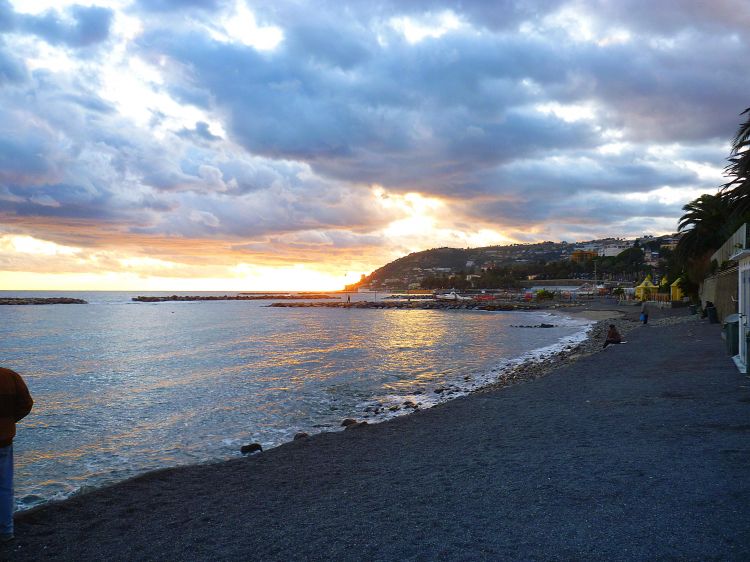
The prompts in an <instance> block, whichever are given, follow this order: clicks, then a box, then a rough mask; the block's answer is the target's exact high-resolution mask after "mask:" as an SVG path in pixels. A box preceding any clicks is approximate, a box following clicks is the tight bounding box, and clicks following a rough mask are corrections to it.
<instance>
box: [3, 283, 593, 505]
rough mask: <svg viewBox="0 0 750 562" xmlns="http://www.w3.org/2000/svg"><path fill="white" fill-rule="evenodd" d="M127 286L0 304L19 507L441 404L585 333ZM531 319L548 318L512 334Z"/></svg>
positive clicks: (519, 315)
mask: <svg viewBox="0 0 750 562" xmlns="http://www.w3.org/2000/svg"><path fill="white" fill-rule="evenodd" d="M137 294H150V295H158V294H160V293H115V292H101V293H62V292H55V293H54V296H75V297H79V298H83V299H85V300H87V301H89V303H90V304H88V305H50V306H2V307H0V319H2V322H0V365H2V366H5V367H9V368H12V369H14V370H16V371H18V372H19V373H21V374H22V375H23V376H24V378H25V380H26V381H27V384H28V385H29V388H30V390H31V392H32V394H33V396H34V399H35V401H36V404H35V407H34V410H33V412H32V414H31V415H30V416H29V417H28V418H26V419H25V420H23V421H22V422H21V423H20V424H19V430H18V437H17V439H16V441H15V443H14V448H15V455H16V495H17V498H18V506H19V508H21V509H23V508H28V507H31V506H33V505H36V504H38V503H41V502H44V501H47V500H50V499H55V498H62V497H66V496H68V495H70V494H71V493H74V492H76V491H78V490H80V489H85V488H86V487H89V486H100V485H104V484H107V483H111V482H115V481H118V480H122V479H125V478H128V477H131V476H134V475H136V474H139V473H142V472H145V471H148V470H152V469H156V468H163V467H167V466H175V465H181V464H188V463H198V462H206V461H214V460H220V459H227V458H232V457H236V456H239V447H240V446H241V445H242V444H246V443H250V442H256V441H257V442H259V443H262V444H263V446H264V448H267V447H271V446H274V445H278V444H280V443H283V442H285V441H288V440H290V439H291V438H292V437H293V435H294V433H295V432H297V431H306V432H308V433H316V432H320V431H334V430H339V429H340V423H341V420H342V418H344V417H357V418H366V417H368V416H370V421H371V422H373V421H378V420H381V419H385V414H381V415H379V416H371V414H370V413H368V412H365V408H367V407H368V406H373V405H376V404H377V405H380V404H382V405H384V406H391V405H398V404H401V403H403V402H404V401H405V400H413V401H415V402H421V403H422V405H423V407H427V406H430V405H433V404H434V403H436V402H438V401H440V400H444V399H446V397H445V395H444V394H443V395H439V394H436V393H435V392H434V389H435V388H436V387H437V386H441V385H445V384H454V385H456V386H458V387H460V388H461V389H463V390H464V391H469V390H471V389H472V388H475V387H478V386H481V385H484V384H487V383H488V382H491V381H492V380H495V379H496V378H497V377H498V376H499V374H500V372H501V371H502V369H503V368H505V367H507V366H508V365H509V364H511V363H513V362H515V361H518V360H521V359H525V358H529V357H531V356H534V355H536V356H539V355H540V354H542V353H545V352H548V351H552V350H554V349H555V348H557V347H559V346H561V345H566V344H568V343H572V342H575V341H580V340H581V339H582V338H583V337H584V334H585V330H586V329H587V327H588V326H589V324H588V323H587V322H585V321H582V320H578V319H570V318H566V317H558V316H555V317H552V316H550V315H548V314H546V313H541V312H482V311H440V310H434V311H430V310H369V309H363V310H356V309H349V310H337V309H325V308H298V309H294V308H268V307H267V304H268V302H267V301H245V302H232V301H223V302H222V301H219V302H183V303H176V302H167V303H155V304H152V303H133V302H132V301H131V300H130V299H131V297H132V296H135V295H137ZM206 294H209V293H206ZM2 296H53V295H52V294H51V293H41V292H34V293H32V292H9V291H6V292H0V297H2ZM380 296H381V297H382V296H383V295H380ZM355 298H356V299H363V298H367V299H369V300H372V295H369V296H367V297H363V296H362V295H357V296H355ZM540 322H548V323H549V322H551V323H554V324H555V325H556V327H555V328H551V329H536V330H534V329H519V328H514V327H512V326H513V325H518V324H523V325H533V324H539V323H540ZM467 379H468V380H467ZM455 395H456V394H454V395H453V396H455ZM401 413H404V412H403V411H399V412H395V413H391V412H388V414H387V415H388V416H392V415H398V414H401Z"/></svg>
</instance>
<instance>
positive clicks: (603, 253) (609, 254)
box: [599, 244, 631, 258]
mask: <svg viewBox="0 0 750 562" xmlns="http://www.w3.org/2000/svg"><path fill="white" fill-rule="evenodd" d="M630 248H631V246H630V245H628V244H608V245H606V246H602V247H601V248H599V257H602V258H613V257H615V256H619V255H620V254H621V253H623V252H624V251H625V250H629V249H630Z"/></svg>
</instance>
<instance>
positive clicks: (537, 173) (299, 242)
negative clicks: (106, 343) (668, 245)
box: [0, 0, 750, 291]
mask: <svg viewBox="0 0 750 562" xmlns="http://www.w3.org/2000/svg"><path fill="white" fill-rule="evenodd" d="M749 52H750V2H747V1H746V0H713V1H712V2H704V1H698V0H684V1H679V2H678V1H668V0H660V1H658V2H654V1H653V0H648V1H647V0H573V1H554V0H523V1H521V0H519V1H512V0H497V1H494V2H486V1H478V0H463V1H460V2H447V1H440V0H411V1H409V2H399V1H396V0H383V1H377V0H362V1H359V0H357V1H348V2H347V1H343V0H336V1H329V0H316V1H309V2H307V1H304V0H289V1H285V0H275V1H274V2H266V1H262V2H254V1H251V0H179V1H178V0H130V1H127V0H97V1H93V2H68V1H64V0H54V1H53V0H39V1H35V0H23V1H21V0H0V289H10V290H18V289H49V290H71V289H80V290H95V289H101V290H175V291H178V290H186V291H193V290H195V291H197V290H217V291H232V290H271V289H276V290H295V289H298V290H305V289H307V290H332V289H340V288H342V287H343V285H344V284H345V283H351V282H352V281H355V280H357V279H358V278H359V276H360V275H361V274H362V273H369V272H371V271H372V270H374V269H376V268H377V267H380V266H381V265H384V264H385V263H387V262H389V261H391V260H393V259H395V258H397V257H400V256H402V255H404V254H407V253H409V252H413V251H420V250H424V249H429V248H434V247H440V246H451V247H464V248H465V247H476V246H487V245H494V244H508V243H524V242H535V241H542V240H556V241H559V240H567V241H576V240H581V241H582V240H590V239H594V238H600V237H607V236H615V237H632V236H639V235H642V234H654V235H658V234H665V233H670V232H673V231H674V230H675V229H676V224H677V219H678V217H679V216H680V214H681V207H682V205H684V204H685V203H687V202H688V201H690V200H692V199H694V198H695V197H697V196H698V195H700V194H701V193H706V192H715V191H716V189H717V187H718V186H719V185H721V184H722V183H723V182H724V181H725V180H724V178H723V175H722V173H723V168H724V166H725V164H726V157H727V156H728V154H729V147H730V141H731V138H732V136H733V135H734V133H735V132H736V130H737V127H738V126H739V124H740V122H741V118H740V116H739V114H740V113H741V112H742V111H743V110H744V109H745V108H746V107H748V106H750V74H748V72H747V53H749Z"/></svg>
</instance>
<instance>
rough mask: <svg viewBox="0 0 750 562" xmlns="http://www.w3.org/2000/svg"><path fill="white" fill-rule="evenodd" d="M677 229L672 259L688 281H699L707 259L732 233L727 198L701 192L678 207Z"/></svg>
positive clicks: (706, 267)
mask: <svg viewBox="0 0 750 562" xmlns="http://www.w3.org/2000/svg"><path fill="white" fill-rule="evenodd" d="M682 210H683V211H685V214H684V215H682V217H680V222H679V224H678V225H677V230H678V231H679V232H682V233H683V235H682V237H681V238H680V241H679V242H678V244H677V248H676V249H675V256H676V258H677V260H678V261H679V262H681V263H682V266H683V267H684V268H685V270H686V272H687V275H688V277H689V278H690V280H691V281H694V282H696V283H697V282H700V281H702V280H703V277H704V276H705V274H706V272H707V271H708V268H709V266H710V264H709V259H710V257H711V254H712V253H714V252H715V251H716V250H717V249H718V248H719V247H720V246H721V245H722V244H723V243H724V240H725V239H726V238H727V237H728V236H729V235H730V234H731V233H732V232H734V230H735V229H734V228H733V226H734V223H732V222H730V220H729V217H730V214H731V207H730V201H729V198H727V197H726V196H724V195H723V194H717V195H710V194H708V193H705V194H703V195H701V196H700V197H698V198H697V199H695V200H694V201H691V202H690V203H688V204H687V205H685V206H684V207H683V208H682Z"/></svg>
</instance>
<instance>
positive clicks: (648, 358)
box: [0, 315, 750, 561]
mask: <svg viewBox="0 0 750 562" xmlns="http://www.w3.org/2000/svg"><path fill="white" fill-rule="evenodd" d="M655 316H656V315H655ZM631 318H632V315H631ZM619 322H620V323H622V324H623V325H625V324H627V326H625V327H627V328H628V329H629V333H628V334H627V339H628V342H629V343H628V344H626V345H621V346H610V347H608V348H607V349H606V350H604V351H602V352H600V353H591V354H586V353H582V352H581V353H579V354H578V355H577V356H576V357H575V360H571V361H569V362H567V363H562V364H560V365H558V367H557V368H555V369H554V370H552V371H551V372H547V373H546V376H543V377H537V378H534V377H530V378H531V379H532V380H527V381H525V382H523V384H513V385H510V386H508V387H507V388H501V389H498V390H487V391H484V392H478V393H475V394H472V395H470V396H466V397H463V398H458V399H456V400H453V401H450V402H447V403H444V404H442V405H440V406H437V407H435V408H432V409H430V410H424V411H418V412H416V413H414V414H411V415H408V416H403V417H400V418H396V419H394V420H392V421H389V422H386V423H382V424H378V425H369V426H364V427H358V428H354V429H350V430H346V431H344V432H335V433H323V434H320V435H315V436H313V437H310V438H307V439H303V440H299V441H295V442H292V443H288V444H286V445H283V446H281V447H277V448H275V449H272V450H269V451H266V452H263V453H261V454H259V455H257V456H254V457H250V458H238V459H237V460H233V461H229V462H224V463H218V464H213V465H200V466H191V467H183V468H175V469H168V470H162V471H158V472H154V473H150V474H146V475H144V476H141V477H138V478H135V479H132V480H129V481H126V482H122V483H120V484H117V485H114V486H110V487H107V488H103V489H101V490H97V491H94V492H91V493H88V494H83V495H80V496H77V497H74V498H72V499H70V500H67V501H65V502H61V503H56V504H50V505H47V506H43V507H41V508H38V509H35V510H32V511H29V512H25V513H22V514H20V515H19V516H18V518H17V523H16V534H17V537H18V538H17V540H16V541H14V543H12V544H11V545H8V546H4V547H0V557H2V558H3V559H9V560H18V561H21V560H52V559H55V560H244V559H253V560H394V559H401V560H435V559H448V560H498V559H510V560H552V559H584V560H605V559H606V560H653V559H680V560H698V559H700V560H705V559H721V560H747V559H750V478H748V466H750V389H749V388H748V386H750V385H749V384H748V379H747V377H745V376H744V375H740V374H739V373H738V372H737V371H736V369H735V368H734V365H733V363H732V362H731V359H730V358H728V357H727V355H726V353H725V352H724V347H723V344H724V342H723V341H722V340H721V339H720V337H719V327H718V326H717V325H709V324H706V323H705V321H703V322H701V321H699V320H698V319H697V318H696V317H689V318H685V317H679V316H678V317H665V318H661V319H659V318H657V321H656V322H654V323H653V324H650V325H649V326H647V327H642V326H639V325H638V324H637V323H635V322H633V321H632V319H631V320H630V321H628V320H627V318H624V317H623V318H622V319H620V320H619ZM628 322H629V323H628ZM598 345H599V342H592V344H591V346H592V347H591V348H590V349H591V350H593V346H598Z"/></svg>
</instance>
